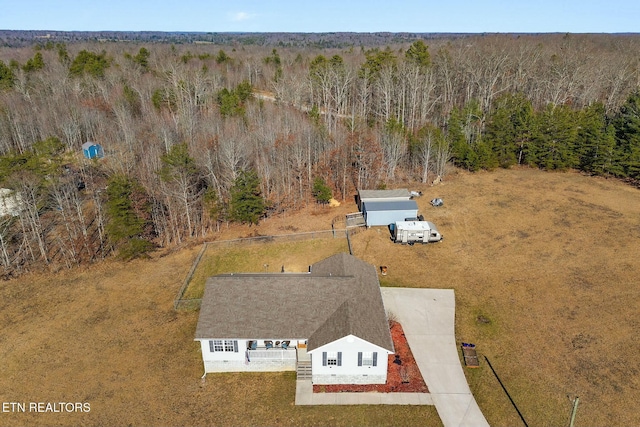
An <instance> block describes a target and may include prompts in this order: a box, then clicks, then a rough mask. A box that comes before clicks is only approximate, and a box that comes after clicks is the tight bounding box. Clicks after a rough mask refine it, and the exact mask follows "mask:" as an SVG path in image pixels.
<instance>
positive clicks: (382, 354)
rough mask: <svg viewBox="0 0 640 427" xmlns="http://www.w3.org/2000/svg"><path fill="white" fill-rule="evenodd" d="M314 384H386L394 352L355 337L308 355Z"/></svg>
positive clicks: (349, 336) (343, 339)
mask: <svg viewBox="0 0 640 427" xmlns="http://www.w3.org/2000/svg"><path fill="white" fill-rule="evenodd" d="M309 353H311V360H312V367H313V370H312V375H313V380H312V381H313V383H314V384H384V383H385V382H387V360H388V357H387V356H388V355H389V354H391V353H392V352H391V351H389V350H387V349H384V348H382V347H378V346H377V345H374V344H371V343H370V342H367V341H365V340H363V339H360V338H358V337H357V336H355V335H347V336H346V337H343V338H340V339H339V340H336V341H333V342H331V343H329V344H326V345H323V346H322V347H318V348H316V349H315V350H312V351H309Z"/></svg>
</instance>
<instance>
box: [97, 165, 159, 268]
mask: <svg viewBox="0 0 640 427" xmlns="http://www.w3.org/2000/svg"><path fill="white" fill-rule="evenodd" d="M140 201H142V202H141V203H140ZM145 201H146V198H145V196H144V192H143V191H142V187H141V186H140V185H138V184H137V183H136V182H134V181H133V180H132V179H130V178H128V177H126V176H124V175H114V176H112V177H111V179H110V180H109V186H108V187H107V216H108V220H107V224H106V227H105V231H106V233H107V236H108V238H109V241H110V242H111V244H112V245H113V246H114V248H115V249H116V250H117V251H118V256H119V257H120V258H122V259H125V260H129V259H133V258H138V257H142V256H146V254H147V253H148V252H149V251H150V250H151V249H152V248H153V244H152V243H151V242H150V241H148V240H147V239H145V238H144V237H143V234H144V232H145V226H146V225H147V224H146V223H147V221H146V220H145V218H144V216H145V213H148V211H149V209H150V208H149V204H148V203H146V202H145ZM136 202H138V203H136ZM136 205H137V206H136Z"/></svg>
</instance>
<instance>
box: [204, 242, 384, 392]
mask: <svg viewBox="0 0 640 427" xmlns="http://www.w3.org/2000/svg"><path fill="white" fill-rule="evenodd" d="M195 340H196V341H199V342H200V347H201V351H202V360H203V363H204V371H205V374H207V373H211V372H241V371H283V370H296V369H297V370H298V374H299V375H300V370H301V367H303V366H304V368H305V369H308V368H309V366H310V371H311V380H312V382H313V383H314V384H384V383H385V382H386V379H387V360H388V355H389V354H393V352H394V348H393V341H392V339H391V333H390V331H389V323H388V319H387V315H386V311H385V308H384V304H383V301H382V295H381V293H380V284H379V282H378V275H377V271H376V269H375V267H374V266H372V265H370V264H367V263H366V262H364V261H361V260H359V259H358V258H356V257H354V256H352V255H349V254H346V253H341V254H337V255H334V256H331V257H329V258H327V259H324V260H322V261H319V262H317V263H315V264H313V265H312V266H310V268H309V272H307V273H272V274H223V275H218V276H214V277H210V278H209V279H207V282H206V285H205V292H204V296H203V298H202V305H201V308H200V316H199V319H198V325H197V327H196V336H195Z"/></svg>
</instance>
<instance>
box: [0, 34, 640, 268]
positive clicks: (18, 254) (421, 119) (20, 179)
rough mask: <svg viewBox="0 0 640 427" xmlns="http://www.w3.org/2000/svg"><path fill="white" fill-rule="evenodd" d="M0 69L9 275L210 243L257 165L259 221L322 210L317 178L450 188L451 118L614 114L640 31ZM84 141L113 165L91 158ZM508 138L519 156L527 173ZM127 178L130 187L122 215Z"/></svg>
mask: <svg viewBox="0 0 640 427" xmlns="http://www.w3.org/2000/svg"><path fill="white" fill-rule="evenodd" d="M0 61H2V63H0V156H1V158H2V163H1V164H0V179H1V180H2V183H0V184H1V186H2V187H3V188H7V189H10V190H12V191H13V193H11V194H12V196H10V197H13V198H14V199H13V200H14V202H15V203H16V204H17V205H18V207H19V209H17V210H16V212H14V213H13V215H6V216H4V217H2V218H1V219H0V263H1V264H2V266H3V268H4V271H5V276H9V275H12V274H17V273H19V272H21V271H25V270H28V269H31V268H33V266H35V265H38V266H42V265H52V266H68V267H71V266H73V265H76V264H79V263H83V262H89V261H93V260H97V259H101V258H103V257H106V256H110V255H111V254H112V253H113V251H114V249H115V248H116V247H117V246H118V245H119V244H120V241H119V240H118V238H114V236H120V237H122V236H125V237H126V238H131V237H135V238H139V239H142V240H144V241H146V242H152V243H153V244H154V245H157V246H163V247H164V246H170V245H178V244H181V243H183V242H185V241H188V240H190V239H195V238H211V236H212V234H214V233H216V230H218V228H219V227H220V226H221V224H224V223H225V222H227V221H231V220H233V218H234V217H233V215H231V214H232V211H233V206H232V204H233V201H232V200H233V189H234V186H237V185H238V179H239V177H242V176H243V173H244V172H246V171H249V170H250V171H253V172H255V174H256V175H257V177H258V180H259V189H260V194H259V196H260V197H261V198H262V199H263V200H264V201H265V205H264V210H263V211H262V212H260V213H261V215H264V216H269V215H276V214H279V213H282V212H283V211H285V210H291V209H296V208H297V207H300V206H304V205H306V204H308V203H315V200H316V199H315V198H314V197H313V192H314V191H313V190H314V181H315V180H316V179H318V178H319V179H321V180H322V182H324V183H326V185H328V186H329V187H330V188H331V190H332V192H333V196H334V197H335V198H337V199H348V198H350V197H351V196H352V194H353V193H354V190H355V189H356V188H377V187H384V186H387V187H392V186H394V185H399V184H401V183H402V184H406V183H408V182H415V181H418V182H431V181H432V180H433V179H434V178H435V177H437V176H440V177H441V178H443V179H445V180H446V173H447V168H449V167H451V166H450V165H451V161H452V160H453V161H455V160H456V147H455V141H453V140H452V139H451V137H450V135H451V134H452V132H451V129H450V123H451V117H452V114H453V113H454V112H457V113H456V114H458V116H460V115H461V116H462V123H463V125H462V126H461V127H460V130H461V131H462V135H463V136H464V141H465V142H466V143H467V144H470V145H471V144H474V143H475V142H476V141H477V140H479V139H480V138H481V137H482V135H484V132H485V130H486V127H487V126H489V125H490V124H491V118H492V114H493V113H494V112H495V108H496V100H500V99H504V96H506V95H515V94H517V95H518V96H521V97H523V98H524V99H526V100H528V102H529V103H530V105H531V108H532V109H533V111H534V112H542V111H545V109H548V108H549V106H552V107H556V106H557V107H558V111H560V107H562V108H564V109H567V110H569V111H573V112H576V111H585V110H586V109H589V108H591V107H592V106H594V105H599V106H601V109H602V111H603V113H602V114H603V117H614V116H615V115H616V114H617V113H618V112H619V110H620V108H621V107H622V106H623V105H624V104H625V101H626V100H627V99H628V97H629V96H630V95H631V94H632V93H634V91H636V90H637V89H638V87H639V86H640V68H639V66H640V37H639V36H636V35H573V34H572V35H561V34H560V35H519V36H515V35H484V36H482V35H477V36H467V37H459V38H454V37H451V38H446V37H441V38H434V39H429V40H423V41H415V40H414V41H404V42H402V43H397V44H389V46H388V47H386V46H385V47H375V48H374V47H368V46H366V45H362V44H357V43H353V46H350V47H341V48H317V47H311V46H304V47H303V46H296V45H295V44H290V43H279V44H278V43H275V42H274V43H273V44H270V45H255V44H242V43H235V44H226V45H216V44H211V43H191V44H169V43H146V44H145V43H140V42H102V43H101V42H97V41H91V42H82V41H74V42H71V43H66V44H65V43H57V42H51V41H49V42H47V41H46V40H43V41H41V42H37V43H34V44H32V45H30V46H25V47H2V48H0ZM470 105H471V106H473V108H470V107H469V106H470ZM568 120H570V119H568ZM578 128H579V126H578ZM575 132H578V133H579V132H580V130H579V129H578V130H576V131H575ZM87 141H93V142H96V143H99V144H100V145H101V146H102V147H103V149H104V157H103V158H100V159H92V160H89V159H86V158H84V157H83V156H82V150H81V146H82V144H83V143H85V142H87ZM509 143H510V144H511V143H513V144H515V146H514V147H515V148H514V150H513V153H514V155H515V157H514V158H515V161H514V162H513V163H523V164H525V163H527V162H525V161H524V160H523V159H524V158H526V155H527V153H526V151H523V149H522V144H521V145H520V152H518V145H517V142H516V141H509ZM636 144H637V143H636ZM638 145H640V144H638ZM494 151H495V150H494ZM523 153H524V154H523ZM529 156H530V158H531V156H533V154H531V152H529ZM594 156H596V157H597V156H602V154H595V155H594ZM527 164H532V161H531V160H530V161H529V162H528V163H527ZM500 165H502V166H504V165H503V164H502V163H501V164H500ZM568 166H569V167H573V166H574V165H573V164H571V163H570V164H568ZM605 167H606V165H605V166H602V170H603V171H604V170H605ZM607 171H608V169H607ZM611 171H613V172H615V168H612V169H611ZM613 174H614V175H615V174H616V173H613ZM629 174H631V173H629ZM618 175H621V174H618ZM114 177H119V179H120V181H117V182H120V184H122V183H123V182H124V184H123V185H124V187H126V188H125V190H126V191H122V192H121V193H120V194H119V196H124V198H125V199H128V202H127V203H128V204H127V206H125V207H122V206H120V207H121V208H122V209H121V210H120V211H118V195H117V194H110V193H109V188H110V187H112V185H111V184H113V182H114V181H113V179H114ZM110 202H111V204H110ZM123 212H124V213H123ZM120 214H122V215H124V216H125V218H124V219H122V218H121V221H120V222H118V221H117V218H116V217H117V216H118V215H120ZM127 215H129V217H127ZM131 215H132V216H131ZM110 224H111V226H110ZM114 224H115V225H114ZM118 224H120V226H118ZM122 224H125V225H122ZM125 226H126V227H129V226H131V227H133V228H132V230H133V231H126V230H125V231H123V230H122V227H125ZM118 227H120V228H118ZM126 227H125V228H126Z"/></svg>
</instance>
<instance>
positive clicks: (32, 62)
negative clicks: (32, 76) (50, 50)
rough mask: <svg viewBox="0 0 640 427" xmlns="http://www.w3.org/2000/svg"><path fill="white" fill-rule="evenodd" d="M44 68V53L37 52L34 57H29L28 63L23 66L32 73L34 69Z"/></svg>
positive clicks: (27, 71) (24, 69)
mask: <svg viewBox="0 0 640 427" xmlns="http://www.w3.org/2000/svg"><path fill="white" fill-rule="evenodd" d="M43 68H44V60H43V59H42V53H40V52H36V54H35V55H34V56H33V58H31V59H29V60H28V61H27V63H26V64H24V66H23V67H22V70H23V71H24V72H25V73H30V72H32V71H38V70H42V69H43Z"/></svg>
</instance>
